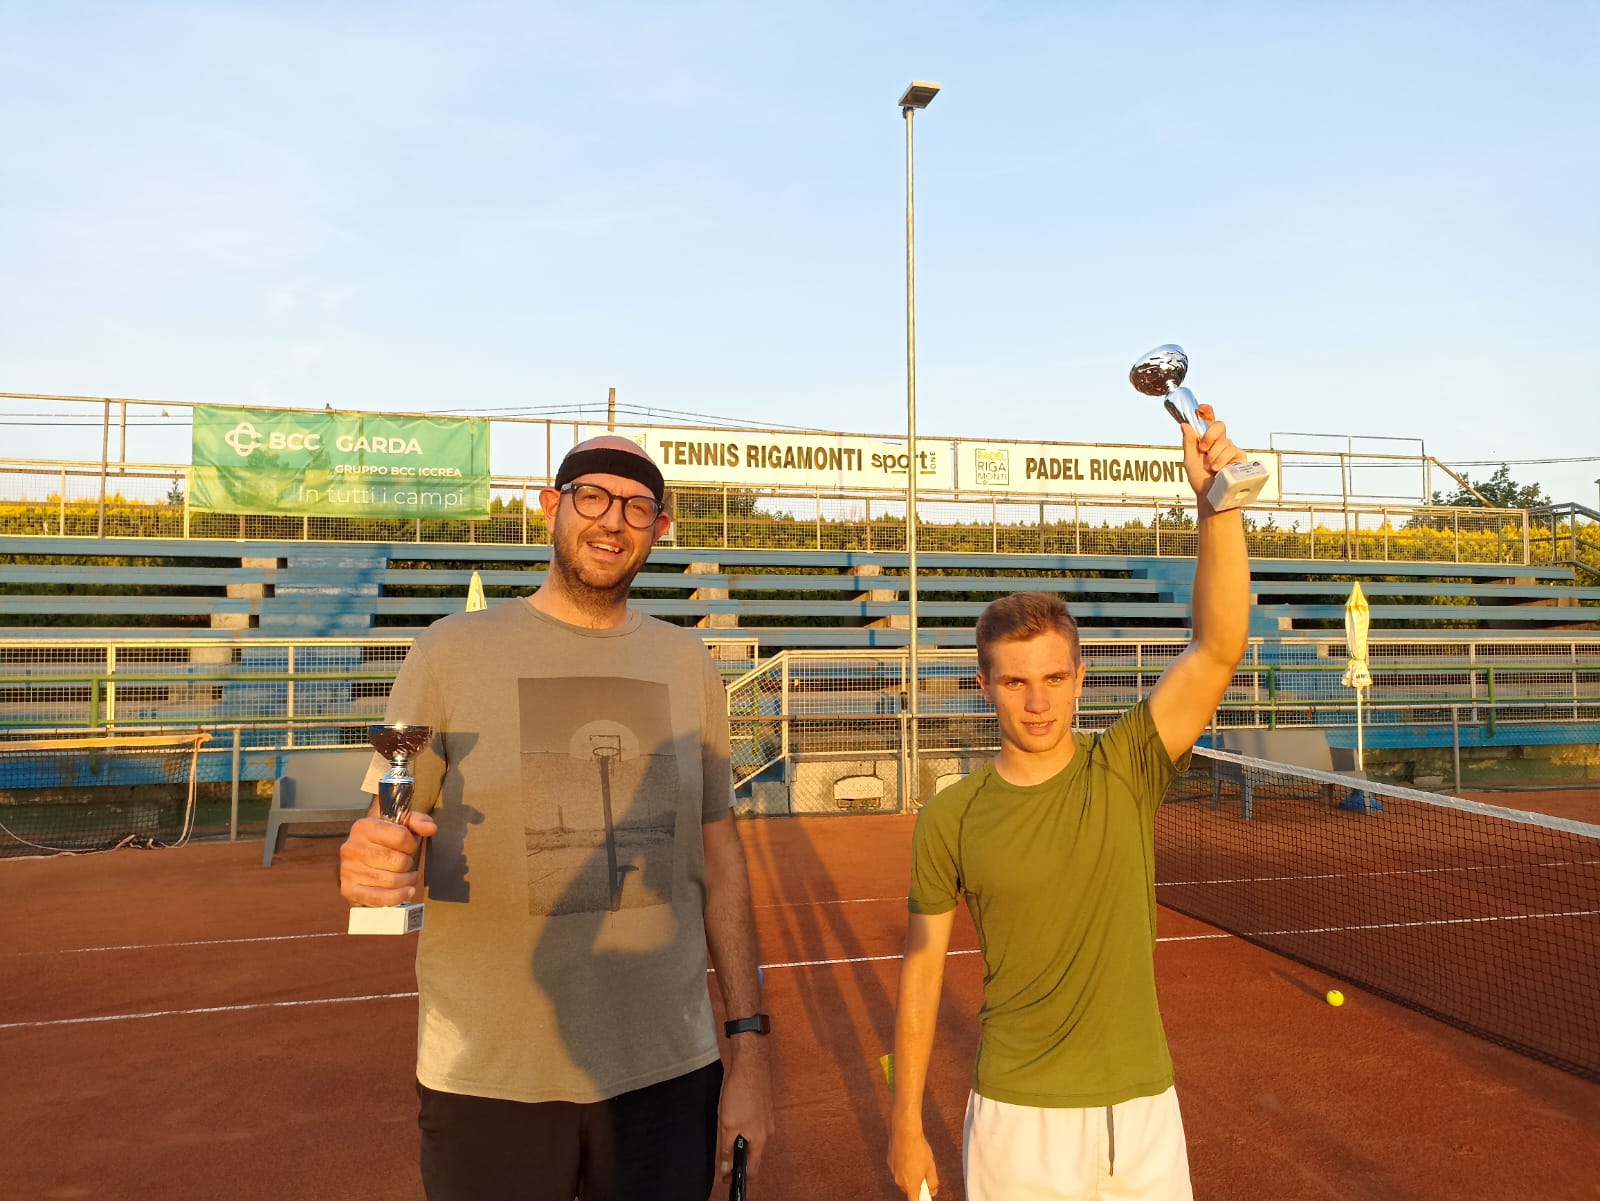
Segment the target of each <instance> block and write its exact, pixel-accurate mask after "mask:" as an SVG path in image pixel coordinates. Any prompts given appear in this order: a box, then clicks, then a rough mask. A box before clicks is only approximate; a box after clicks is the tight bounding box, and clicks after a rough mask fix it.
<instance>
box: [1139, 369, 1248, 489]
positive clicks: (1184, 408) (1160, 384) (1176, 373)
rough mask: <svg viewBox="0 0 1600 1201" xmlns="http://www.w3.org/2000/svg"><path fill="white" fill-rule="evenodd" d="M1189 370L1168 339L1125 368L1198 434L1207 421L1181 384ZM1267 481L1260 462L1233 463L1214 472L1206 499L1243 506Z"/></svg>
mask: <svg viewBox="0 0 1600 1201" xmlns="http://www.w3.org/2000/svg"><path fill="white" fill-rule="evenodd" d="M1188 374H1189V356H1188V355H1186V354H1184V353H1183V347H1181V346H1174V345H1172V344H1171V343H1168V344H1167V345H1165V346H1157V347H1156V348H1155V349H1154V350H1152V351H1150V352H1149V353H1147V354H1145V355H1143V356H1142V357H1141V358H1140V359H1139V361H1138V362H1137V363H1135V364H1134V365H1133V370H1131V371H1129V372H1128V379H1129V380H1130V381H1131V382H1132V383H1133V386H1134V388H1136V389H1137V390H1138V391H1140V392H1143V393H1144V394H1145V395H1146V396H1159V397H1161V398H1162V400H1163V401H1164V402H1165V404H1166V407H1167V412H1169V413H1171V414H1172V419H1173V420H1174V421H1176V422H1177V423H1178V424H1179V425H1187V426H1189V427H1190V428H1191V429H1193V430H1194V432H1195V433H1197V434H1203V433H1205V432H1206V430H1208V429H1209V428H1211V427H1210V423H1209V422H1208V421H1206V419H1205V418H1204V417H1202V416H1200V402H1199V401H1197V400H1196V399H1195V398H1194V393H1193V392H1191V391H1189V389H1187V388H1184V387H1180V385H1181V384H1182V383H1183V380H1184V377H1185V376H1186V375H1188ZM1266 482H1267V469H1266V468H1265V467H1263V466H1262V465H1261V464H1260V463H1232V464H1230V465H1228V466H1227V467H1224V468H1223V469H1222V470H1221V471H1219V472H1217V477H1216V479H1215V480H1213V481H1212V483H1211V487H1210V488H1209V489H1208V490H1207V492H1206V500H1207V501H1209V502H1210V504H1211V507H1212V508H1213V509H1215V510H1216V511H1217V512H1219V513H1220V512H1222V511H1223V510H1225V509H1238V508H1243V507H1244V506H1245V505H1247V504H1249V503H1250V502H1251V501H1253V500H1255V498H1256V497H1257V496H1259V495H1260V493H1261V489H1262V487H1263V486H1264V485H1265V484H1266Z"/></svg>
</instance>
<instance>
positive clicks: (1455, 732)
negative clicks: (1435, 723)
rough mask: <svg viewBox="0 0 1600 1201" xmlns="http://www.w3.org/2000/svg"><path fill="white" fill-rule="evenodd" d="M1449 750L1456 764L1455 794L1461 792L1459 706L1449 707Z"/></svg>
mask: <svg viewBox="0 0 1600 1201" xmlns="http://www.w3.org/2000/svg"><path fill="white" fill-rule="evenodd" d="M1450 750H1451V753H1452V755H1453V756H1454V758H1455V763H1456V792H1457V793H1459V792H1460V791H1461V706H1460V705H1451V706H1450Z"/></svg>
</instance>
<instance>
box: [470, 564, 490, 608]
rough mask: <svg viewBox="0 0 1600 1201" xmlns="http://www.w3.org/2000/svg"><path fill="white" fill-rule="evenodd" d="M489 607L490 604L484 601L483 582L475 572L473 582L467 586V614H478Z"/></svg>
mask: <svg viewBox="0 0 1600 1201" xmlns="http://www.w3.org/2000/svg"><path fill="white" fill-rule="evenodd" d="M488 607H489V602H488V601H486V600H484V599H483V580H482V578H481V577H480V576H479V575H478V573H477V572H473V573H472V582H471V583H470V584H468V585H467V612H468V613H476V612H477V611H478V610H479V609H487V608H488Z"/></svg>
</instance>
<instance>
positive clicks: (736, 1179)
mask: <svg viewBox="0 0 1600 1201" xmlns="http://www.w3.org/2000/svg"><path fill="white" fill-rule="evenodd" d="M749 1172H750V1144H749V1143H748V1142H747V1141H746V1140H745V1137H744V1135H742V1134H741V1135H739V1136H738V1137H737V1138H736V1139H734V1140H733V1179H732V1180H730V1181H729V1182H728V1201H745V1199H744V1187H745V1178H746V1177H747V1176H748V1175H749Z"/></svg>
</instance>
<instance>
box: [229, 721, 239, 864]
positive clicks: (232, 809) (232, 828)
mask: <svg viewBox="0 0 1600 1201" xmlns="http://www.w3.org/2000/svg"><path fill="white" fill-rule="evenodd" d="M239 733H240V727H239V726H234V727H233V772H232V775H233V800H232V802H231V803H230V805H229V808H228V841H229V842H238V841H239Z"/></svg>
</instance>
